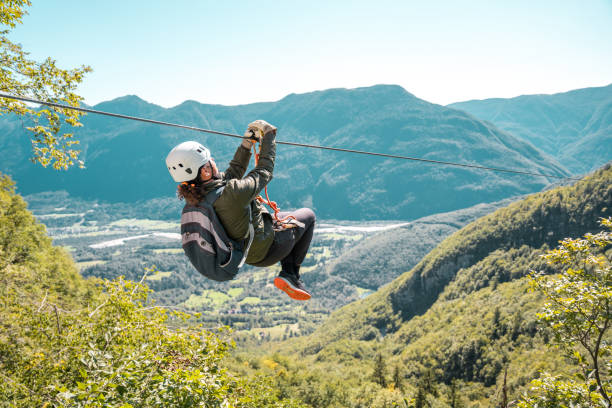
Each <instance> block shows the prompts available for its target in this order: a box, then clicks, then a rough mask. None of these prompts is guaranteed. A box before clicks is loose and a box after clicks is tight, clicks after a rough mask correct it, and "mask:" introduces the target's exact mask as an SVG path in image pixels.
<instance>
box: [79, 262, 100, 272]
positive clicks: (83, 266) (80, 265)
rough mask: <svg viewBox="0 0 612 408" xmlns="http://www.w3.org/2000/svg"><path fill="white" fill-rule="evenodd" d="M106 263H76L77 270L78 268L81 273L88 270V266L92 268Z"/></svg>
mask: <svg viewBox="0 0 612 408" xmlns="http://www.w3.org/2000/svg"><path fill="white" fill-rule="evenodd" d="M105 263H106V261H100V260H98V261H85V262H77V263H76V265H77V268H79V271H82V270H83V269H86V268H89V267H90V266H94V265H104V264H105Z"/></svg>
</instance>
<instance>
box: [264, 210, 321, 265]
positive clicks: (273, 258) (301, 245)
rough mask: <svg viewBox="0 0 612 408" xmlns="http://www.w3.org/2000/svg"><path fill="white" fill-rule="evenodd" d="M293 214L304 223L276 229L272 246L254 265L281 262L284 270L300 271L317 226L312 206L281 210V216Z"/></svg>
mask: <svg viewBox="0 0 612 408" xmlns="http://www.w3.org/2000/svg"><path fill="white" fill-rule="evenodd" d="M288 215H292V216H294V217H295V218H296V220H297V221H299V222H300V223H301V224H303V226H302V225H300V226H296V227H294V228H286V229H283V230H278V231H274V242H272V245H271V246H270V249H269V250H268V253H267V254H266V256H265V258H264V259H263V260H261V261H259V262H258V263H256V264H253V265H254V266H270V265H274V264H275V263H277V262H279V261H280V263H281V266H282V267H283V270H284V271H286V272H289V273H298V272H299V269H300V265H302V262H304V258H306V253H307V252H308V248H309V247H310V242H311V241H312V235H313V233H314V226H315V221H316V217H315V213H314V212H313V211H312V210H311V209H310V208H300V209H299V210H295V211H292V212H281V213H279V214H278V216H279V218H284V217H286V216H288Z"/></svg>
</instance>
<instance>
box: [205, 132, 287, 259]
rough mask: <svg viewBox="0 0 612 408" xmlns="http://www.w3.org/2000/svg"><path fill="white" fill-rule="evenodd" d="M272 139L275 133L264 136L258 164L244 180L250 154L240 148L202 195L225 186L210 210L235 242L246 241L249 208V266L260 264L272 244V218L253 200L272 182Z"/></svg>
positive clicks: (273, 149)
mask: <svg viewBox="0 0 612 408" xmlns="http://www.w3.org/2000/svg"><path fill="white" fill-rule="evenodd" d="M275 137H276V136H275V134H274V132H268V133H266V134H265V135H264V137H263V140H262V142H261V152H260V155H259V162H258V164H257V166H256V167H255V168H254V169H253V170H251V171H250V172H249V174H247V175H246V177H244V178H243V176H244V173H245V172H246V169H247V167H248V165H249V161H250V160H251V151H250V150H249V149H246V148H244V147H242V145H240V146H238V149H237V150H236V153H235V154H234V158H233V159H232V160H231V161H230V164H229V167H228V169H227V170H226V171H225V173H222V174H221V178H220V179H218V180H214V181H212V182H210V183H208V184H207V185H206V187H205V192H208V191H211V190H213V189H216V188H218V187H219V186H222V185H225V189H224V190H223V193H222V194H221V196H220V197H219V198H218V199H217V201H215V203H214V205H213V206H214V208H215V211H216V213H217V216H218V217H219V220H221V223H222V224H223V227H224V228H225V231H226V232H227V234H228V235H229V236H230V238H232V239H234V240H236V241H239V240H242V239H245V238H247V237H248V231H249V212H248V206H249V205H250V206H251V209H252V214H253V227H254V229H255V237H254V239H253V243H252V244H251V249H250V250H249V253H248V255H247V258H246V263H248V264H254V263H257V262H259V261H261V260H263V259H264V257H265V256H266V254H267V253H268V250H269V249H270V246H271V245H272V241H273V240H274V229H273V228H272V226H273V222H272V216H271V215H270V213H269V212H268V211H267V210H266V208H265V207H264V206H263V204H261V203H260V202H258V201H257V200H255V198H256V197H257V196H258V195H259V193H260V192H261V191H262V190H263V189H264V187H265V186H266V185H267V184H268V183H269V182H270V180H272V172H273V171H274V158H275V156H276V142H275V140H274V139H275Z"/></svg>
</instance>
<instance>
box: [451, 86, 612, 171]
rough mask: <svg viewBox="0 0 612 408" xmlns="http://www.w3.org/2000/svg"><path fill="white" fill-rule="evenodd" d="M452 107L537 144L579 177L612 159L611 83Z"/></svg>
mask: <svg viewBox="0 0 612 408" xmlns="http://www.w3.org/2000/svg"><path fill="white" fill-rule="evenodd" d="M448 106H449V107H453V108H457V109H461V110H464V111H466V112H469V113H470V114H472V115H474V116H476V117H477V118H479V119H482V120H486V121H489V122H491V123H493V124H494V125H495V126H497V127H498V128H500V129H503V130H505V131H507V132H510V133H512V134H513V135H515V136H518V137H520V138H522V139H523V140H526V141H528V142H531V143H533V144H534V145H535V146H536V147H538V148H540V149H542V150H543V151H544V152H546V153H548V154H550V155H551V156H553V157H555V158H556V159H557V160H559V162H561V163H563V164H564V165H565V166H566V167H567V168H568V169H570V170H571V171H572V172H573V173H575V174H576V173H583V172H588V171H591V170H594V169H596V168H597V167H599V166H601V165H602V164H604V163H606V162H607V161H609V160H610V159H611V158H612V84H611V85H608V86H604V87H597V88H585V89H577V90H574V91H570V92H565V93H558V94H554V95H524V96H519V97H516V98H510V99H501V98H494V99H485V100H473V101H466V102H458V103H453V104H451V105H448Z"/></svg>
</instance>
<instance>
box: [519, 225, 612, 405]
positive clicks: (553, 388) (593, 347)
mask: <svg viewBox="0 0 612 408" xmlns="http://www.w3.org/2000/svg"><path fill="white" fill-rule="evenodd" d="M601 224H602V226H605V227H607V228H608V230H612V218H608V219H602V220H601ZM610 245H612V232H610V231H601V232H599V233H598V234H586V235H585V236H584V238H578V239H569V238H567V239H565V240H563V241H562V242H561V245H560V246H559V247H558V248H557V249H554V250H551V251H548V252H547V254H546V255H545V258H546V260H547V262H548V263H549V264H550V265H553V266H554V267H556V268H557V269H558V270H559V272H560V273H559V274H558V275H556V276H546V275H544V274H542V273H532V275H531V285H532V289H533V290H537V291H540V292H542V293H543V294H544V295H545V297H546V299H547V303H546V304H545V306H544V310H543V311H542V313H540V314H538V319H539V320H540V321H542V322H544V323H546V324H547V325H548V326H549V327H550V330H551V331H552V333H553V335H554V344H555V345H556V346H557V347H559V348H560V349H561V350H562V351H563V353H564V354H565V355H566V356H567V357H569V358H571V359H573V360H574V361H575V363H576V365H577V366H578V367H579V369H580V372H579V373H578V374H577V375H576V378H575V379H571V380H563V379H562V378H561V377H556V378H552V377H550V376H544V377H543V378H542V379H540V380H537V381H534V382H533V383H532V385H533V389H534V391H535V392H534V395H531V396H525V397H524V398H523V401H522V402H521V405H519V406H521V407H534V406H546V407H548V406H551V407H552V406H560V405H562V404H585V405H586V406H605V407H609V406H610V405H611V403H610V393H611V391H612V383H611V381H610V378H611V375H612V365H611V364H610V361H606V367H605V368H604V367H602V360H604V359H608V360H609V357H610V355H611V353H612V347H611V345H610V344H609V343H608V341H609V334H608V336H607V337H606V333H607V332H608V329H609V327H610V318H611V315H610V313H611V310H610V301H611V300H612V299H611V298H612V290H611V287H612V268H611V256H610ZM606 251H607V252H606Z"/></svg>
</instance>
